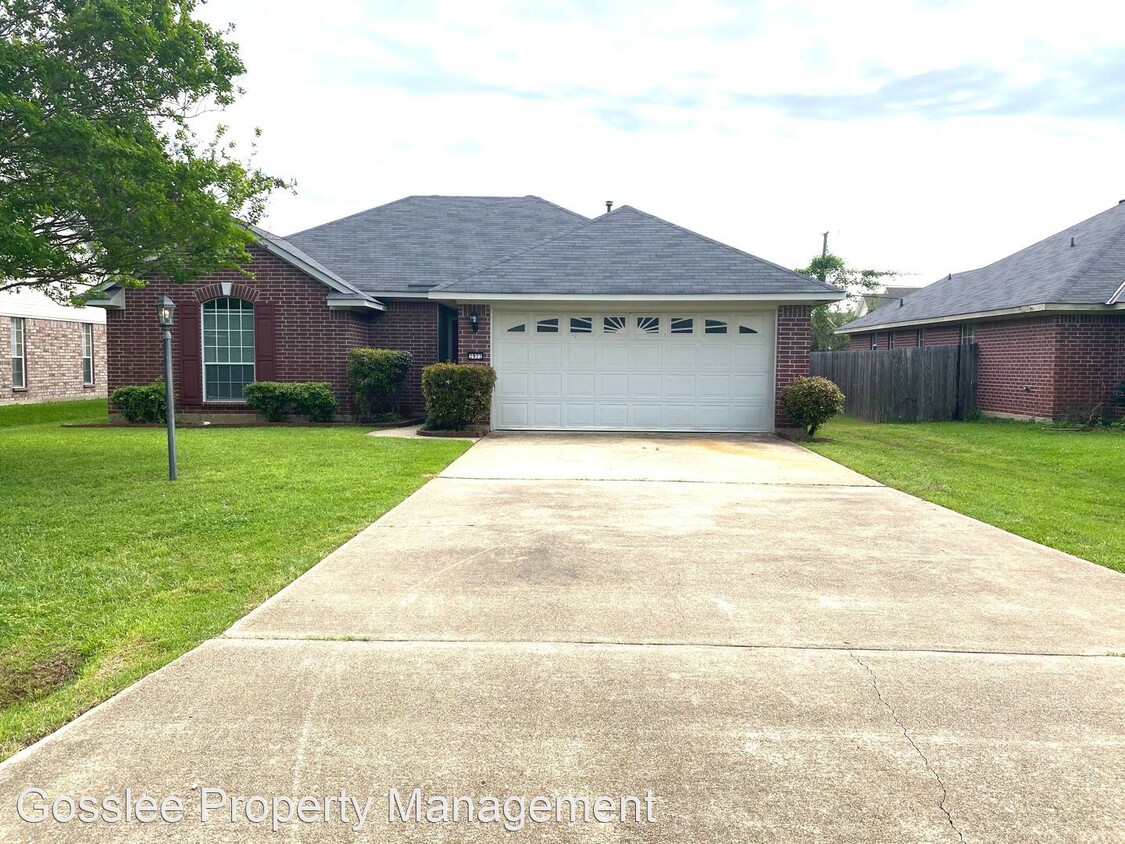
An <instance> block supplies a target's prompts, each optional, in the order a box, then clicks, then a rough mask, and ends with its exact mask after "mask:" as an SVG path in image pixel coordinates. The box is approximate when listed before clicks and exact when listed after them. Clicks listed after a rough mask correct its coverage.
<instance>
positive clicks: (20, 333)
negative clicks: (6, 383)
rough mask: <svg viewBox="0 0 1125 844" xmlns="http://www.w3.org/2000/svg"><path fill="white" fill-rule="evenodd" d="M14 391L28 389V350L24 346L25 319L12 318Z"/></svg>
mask: <svg viewBox="0 0 1125 844" xmlns="http://www.w3.org/2000/svg"><path fill="white" fill-rule="evenodd" d="M12 389H13V390H26V389H27V350H26V348H25V346H24V319H23V317H12Z"/></svg>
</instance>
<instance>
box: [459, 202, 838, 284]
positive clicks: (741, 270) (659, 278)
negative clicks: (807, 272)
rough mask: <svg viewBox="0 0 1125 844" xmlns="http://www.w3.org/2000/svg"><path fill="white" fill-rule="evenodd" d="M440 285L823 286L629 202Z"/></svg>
mask: <svg viewBox="0 0 1125 844" xmlns="http://www.w3.org/2000/svg"><path fill="white" fill-rule="evenodd" d="M440 292H442V293H459V294H488V293H540V294H543V293H553V294H560V295H583V294H615V295H675V296H690V295H694V294H723V293H725V294H748V293H764V294H794V293H795V294H813V295H817V294H821V293H825V294H828V295H826V296H825V300H826V301H827V300H829V299H833V298H837V296H838V294H839V291H838V290H837V289H836V288H834V287H831V286H829V285H827V284H822V283H821V282H819V281H817V280H816V279H812V278H807V277H805V276H803V275H799V274H798V273H795V272H793V271H792V270H787V269H785V268H784V267H781V266H778V265H777V264H772V263H770V262H769V261H764V260H762V259H761V258H757V257H755V256H753V255H751V254H749V253H747V252H743V251H741V250H739V249H735V248H734V247H732V246H727V245H725V244H722V243H719V242H718V241H715V240H711V239H710V238H707V237H704V236H703V235H699V234H696V233H695V232H692V231H688V230H687V229H684V228H681V227H680V226H677V225H674V224H673V223H669V222H667V221H665V220H661V219H660V218H659V217H653V216H652V215H651V214H645V213H644V212H642V211H638V210H637V209H635V208H632V207H630V206H628V205H623V206H622V207H620V208H618V209H617V210H615V211H613V212H611V213H609V214H604V215H602V216H600V217H597V218H596V219H593V220H591V221H589V222H587V223H584V224H582V225H580V226H578V227H577V228H573V229H571V230H570V231H568V232H565V233H563V234H560V235H558V236H556V237H553V238H551V239H550V240H547V241H544V242H543V243H539V244H537V245H535V246H532V247H530V248H528V249H525V250H524V251H523V252H520V253H518V254H516V255H512V256H510V257H508V258H505V259H503V260H501V261H499V262H498V263H496V264H494V265H492V266H490V267H487V268H485V269H483V270H480V271H478V272H476V273H473V274H472V275H469V276H467V277H465V278H463V279H460V280H458V281H453V282H450V283H448V284H445V285H442V287H441V288H440Z"/></svg>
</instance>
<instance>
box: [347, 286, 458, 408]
mask: <svg viewBox="0 0 1125 844" xmlns="http://www.w3.org/2000/svg"><path fill="white" fill-rule="evenodd" d="M381 301H382V302H383V304H385V305H386V306H387V310H386V311H384V312H383V313H381V314H378V315H377V316H376V317H375V319H374V321H373V322H372V323H371V329H370V332H369V338H368V339H367V340H365V341H364V342H363V343H359V344H357V345H367V346H373V347H375V348H377V349H402V350H405V351H408V352H410V354H411V355H413V357H414V363H413V365H412V366H411V367H410V372H409V373H407V376H406V386H405V387H404V388H403V396H402V404H403V409H404V410H407V411H409V412H412V413H421V412H422V411H423V410H424V409H425V402H424V401H423V399H422V370H423V369H425V368H426V367H427V366H429V365H430V364H431V363H437V356H438V304H437V302H431V301H429V300H427V299H383V300H381Z"/></svg>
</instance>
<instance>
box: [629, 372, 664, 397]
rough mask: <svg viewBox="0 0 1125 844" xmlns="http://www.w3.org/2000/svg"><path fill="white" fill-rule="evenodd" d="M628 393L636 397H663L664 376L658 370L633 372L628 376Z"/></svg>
mask: <svg viewBox="0 0 1125 844" xmlns="http://www.w3.org/2000/svg"><path fill="white" fill-rule="evenodd" d="M629 381H630V387H631V389H630V390H629V395H630V396H632V397H633V398H636V399H659V398H663V397H664V389H663V383H664V376H663V375H661V374H660V373H659V372H635V373H633V374H632V375H630V376H629Z"/></svg>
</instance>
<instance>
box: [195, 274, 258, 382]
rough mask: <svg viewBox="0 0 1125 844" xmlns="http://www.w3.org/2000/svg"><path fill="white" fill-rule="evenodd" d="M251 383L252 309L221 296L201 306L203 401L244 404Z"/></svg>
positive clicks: (247, 304)
mask: <svg viewBox="0 0 1125 844" xmlns="http://www.w3.org/2000/svg"><path fill="white" fill-rule="evenodd" d="M253 380H254V306H253V305H252V304H251V303H250V302H246V301H244V300H242V299H233V298H231V297H229V296H224V297H223V298H221V299H211V300H210V301H207V302H204V303H203V400H204V401H245V400H246V392H245V390H246V385H247V384H249V383H251V382H252V381H253Z"/></svg>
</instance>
